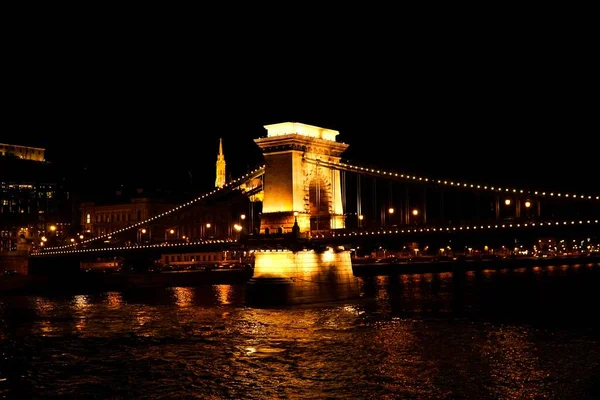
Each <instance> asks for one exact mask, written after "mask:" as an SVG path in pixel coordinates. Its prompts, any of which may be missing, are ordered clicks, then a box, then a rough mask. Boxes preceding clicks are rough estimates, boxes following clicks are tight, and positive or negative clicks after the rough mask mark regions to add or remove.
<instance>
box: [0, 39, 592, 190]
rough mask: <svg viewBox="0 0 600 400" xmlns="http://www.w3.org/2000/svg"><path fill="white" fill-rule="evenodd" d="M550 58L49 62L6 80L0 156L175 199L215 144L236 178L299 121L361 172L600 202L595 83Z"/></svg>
mask: <svg viewBox="0 0 600 400" xmlns="http://www.w3.org/2000/svg"><path fill="white" fill-rule="evenodd" d="M558 50H561V51H564V52H565V53H561V54H562V56H561V57H557V54H556V51H558ZM558 50H556V51H555V52H554V53H550V52H547V51H542V50H539V51H533V50H532V51H526V50H525V49H520V50H519V51H514V52H513V51H511V50H509V49H506V51H505V52H499V50H498V49H494V51H491V50H490V51H481V52H480V53H473V52H472V49H471V50H464V51H462V52H451V51H447V52H444V53H432V54H427V53H426V52H423V53H422V54H421V55H422V57H414V56H410V57H409V55H404V56H403V55H398V54H396V55H393V56H392V55H389V56H382V57H380V58H369V59H368V60H369V61H370V62H363V63H360V64H357V63H356V59H353V60H348V61H347V62H346V60H341V59H340V60H337V59H336V60H334V61H331V60H329V59H311V58H306V57H296V58H294V57H289V58H282V59H272V58H270V57H267V56H265V57H258V58H252V59H246V58H243V57H241V56H230V57H229V58H227V59H225V60H223V59H219V60H217V61H215V59H213V58H209V57H198V54H196V56H195V57H192V55H184V56H173V57H166V56H164V55H163V56H161V57H160V58H156V57H158V56H156V57H155V58H153V57H152V56H151V55H148V54H145V55H144V56H143V57H141V56H140V57H138V56H137V55H135V54H125V53H122V52H121V53H119V54H111V53H106V54H108V55H106V57H99V56H95V57H92V55H91V52H90V54H87V55H85V56H84V57H83V58H82V59H80V60H78V62H76V63H67V62H66V59H61V58H60V57H58V56H56V55H54V54H53V57H54V58H53V59H52V60H51V61H52V62H50V61H48V60H45V64H44V65H43V66H42V65H37V64H17V63H15V65H14V66H13V67H14V71H13V72H14V74H15V75H14V76H15V78H14V79H12V80H11V81H10V82H9V83H8V84H7V85H6V88H5V89H6V90H5V91H4V93H3V97H4V99H5V107H4V108H3V122H4V129H2V132H1V133H0V142H8V143H15V144H29V145H34V146H41V147H45V148H47V159H48V160H50V161H52V162H53V163H55V164H56V165H59V166H60V167H61V168H62V169H63V170H64V171H65V174H67V175H69V179H70V180H71V181H72V182H74V183H75V186H77V182H80V181H81V180H83V179H87V180H90V179H93V180H94V181H95V182H97V186H98V187H99V188H104V187H106V188H107V190H109V189H110V188H112V187H113V186H115V185H118V184H121V183H123V184H131V185H172V186H173V185H174V186H178V185H184V184H188V183H189V182H190V175H191V182H192V183H193V185H194V187H195V188H196V189H203V188H206V189H209V188H210V187H212V185H214V176H215V174H214V171H215V161H216V155H217V150H218V140H219V138H220V137H222V138H223V145H224V151H225V158H226V162H227V169H228V173H231V174H232V175H233V176H234V177H235V176H237V175H239V174H240V173H242V172H243V171H244V170H245V169H246V168H247V167H249V166H253V165H256V164H258V163H260V162H261V154H260V151H259V149H258V147H257V146H256V145H255V144H254V142H253V139H254V138H257V137H259V136H262V135H264V134H266V131H265V130H264V128H263V125H266V124H271V123H278V122H286V121H295V122H302V123H306V124H312V125H318V126H322V127H325V128H330V129H335V130H339V131H340V135H339V136H338V141H343V142H345V143H348V144H349V145H350V147H349V150H348V151H347V152H346V153H345V158H347V159H349V160H351V161H353V162H356V163H361V164H365V165H376V166H379V167H381V168H391V169H394V170H397V171H399V172H400V171H406V172H410V173H419V174H425V175H427V176H430V177H443V178H448V179H456V180H458V179H465V180H473V181H476V182H481V183H484V184H502V185H506V184H510V183H514V184H515V185H525V186H527V187H532V188H538V187H539V188H544V189H549V190H550V189H575V190H586V191H589V192H591V193H597V192H600V190H598V184H597V181H598V170H599V169H600V168H598V166H597V153H598V152H597V146H596V144H595V140H596V138H597V136H598V132H599V129H598V119H597V108H596V107H597V104H595V103H594V102H592V101H591V99H592V98H593V97H596V96H597V93H598V92H599V91H598V89H599V88H598V78H597V73H596V71H595V70H594V68H593V64H592V63H591V58H590V57H591V54H588V53H589V52H588V53H584V52H576V51H573V52H569V53H568V54H567V53H566V52H568V51H570V50H568V49H567V48H562V49H558ZM370 56H374V55H373V54H371V55H370ZM165 57H166V58H165ZM565 57H568V61H566V60H567V59H566V58H565ZM71 60H72V58H69V61H71ZM351 61H354V62H351ZM363 61H366V60H363Z"/></svg>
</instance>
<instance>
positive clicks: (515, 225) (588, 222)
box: [315, 219, 598, 238]
mask: <svg viewBox="0 0 600 400" xmlns="http://www.w3.org/2000/svg"><path fill="white" fill-rule="evenodd" d="M593 224H598V220H597V219H595V220H591V219H588V220H570V221H565V220H563V221H540V222H524V223H511V224H485V225H481V224H478V225H467V226H443V227H428V228H412V229H411V228H409V229H390V230H385V229H383V230H373V231H365V230H356V231H353V232H347V230H345V232H335V231H332V232H331V233H330V234H328V235H325V234H319V235H317V236H315V237H316V238H326V237H327V238H332V237H347V236H369V235H371V236H379V235H391V234H406V233H419V232H432V233H434V232H437V233H440V232H454V231H482V230H502V229H513V228H535V227H551V226H573V225H593Z"/></svg>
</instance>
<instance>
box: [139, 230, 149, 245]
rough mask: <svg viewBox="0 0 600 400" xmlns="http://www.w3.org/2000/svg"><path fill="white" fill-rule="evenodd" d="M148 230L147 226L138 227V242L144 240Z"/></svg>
mask: <svg viewBox="0 0 600 400" xmlns="http://www.w3.org/2000/svg"><path fill="white" fill-rule="evenodd" d="M146 232H148V230H147V229H146V228H142V229H138V240H137V241H138V243H141V242H142V235H145V234H146Z"/></svg>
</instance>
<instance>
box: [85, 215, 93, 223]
mask: <svg viewBox="0 0 600 400" xmlns="http://www.w3.org/2000/svg"><path fill="white" fill-rule="evenodd" d="M85 223H86V224H90V223H92V216H91V215H90V214H87V215H86V216H85Z"/></svg>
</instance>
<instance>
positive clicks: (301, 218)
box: [254, 122, 348, 233]
mask: <svg viewBox="0 0 600 400" xmlns="http://www.w3.org/2000/svg"><path fill="white" fill-rule="evenodd" d="M265 129H266V130H267V136H266V137H262V138H258V139H254V141H255V142H256V144H257V145H258V146H259V147H260V148H261V149H262V151H263V155H264V158H265V174H264V184H263V190H264V198H263V208H262V215H261V226H260V231H261V233H265V232H266V230H267V229H268V231H269V232H271V233H275V232H277V231H279V230H281V231H283V232H284V233H286V232H291V231H292V227H293V225H294V221H295V220H297V221H298V226H299V227H300V232H301V233H303V232H314V231H321V230H329V229H336V228H343V227H344V224H345V221H344V210H343V209H342V204H343V203H342V187H341V182H340V171H339V170H336V169H332V168H329V167H327V166H324V165H330V164H331V163H333V164H336V163H339V161H340V156H341V154H342V153H343V152H344V151H345V150H346V149H347V148H348V145H347V144H345V143H339V142H336V136H337V135H338V134H339V132H338V131H334V130H331V129H325V128H320V127H318V126H312V125H305V124H301V123H297V122H283V123H279V124H272V125H265ZM321 162H323V163H324V165H321V164H320V163H321Z"/></svg>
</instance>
